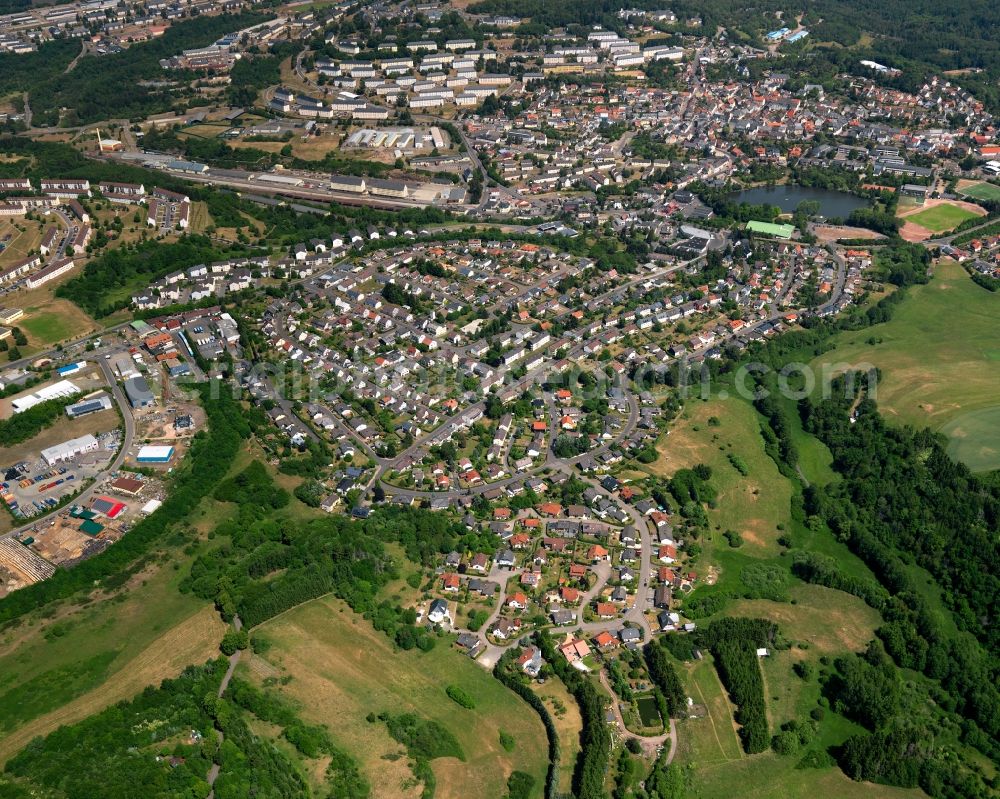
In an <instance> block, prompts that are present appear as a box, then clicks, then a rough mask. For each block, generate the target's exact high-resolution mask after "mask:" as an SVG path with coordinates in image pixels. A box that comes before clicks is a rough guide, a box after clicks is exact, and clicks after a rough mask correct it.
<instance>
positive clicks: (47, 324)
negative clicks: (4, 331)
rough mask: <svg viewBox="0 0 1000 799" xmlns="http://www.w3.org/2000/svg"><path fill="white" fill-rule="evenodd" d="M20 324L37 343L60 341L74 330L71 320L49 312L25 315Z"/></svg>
mask: <svg viewBox="0 0 1000 799" xmlns="http://www.w3.org/2000/svg"><path fill="white" fill-rule="evenodd" d="M20 325H21V327H23V328H24V329H25V330H26V331H27V333H28V335H29V336H30V337H31V339H32V340H35V341H37V343H39V344H48V343H52V342H56V341H62V340H63V339H67V338H69V337H70V336H72V335H73V334H74V333H75V332H76V328H74V327H73V324H72V320H70V319H67V318H66V317H64V316H61V315H59V314H56V313H51V312H48V313H40V314H35V315H33V316H28V317H25V318H24V319H22V320H21V322H20Z"/></svg>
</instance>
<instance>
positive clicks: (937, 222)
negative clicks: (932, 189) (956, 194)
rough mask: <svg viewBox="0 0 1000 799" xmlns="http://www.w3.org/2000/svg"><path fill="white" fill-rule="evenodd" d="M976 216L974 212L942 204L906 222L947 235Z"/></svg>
mask: <svg viewBox="0 0 1000 799" xmlns="http://www.w3.org/2000/svg"><path fill="white" fill-rule="evenodd" d="M976 216H977V215H976V214H974V213H973V212H972V211H968V210H966V209H965V208H960V207H958V206H957V205H947V204H942V205H936V206H934V207H933V208H928V209H926V210H924V211H920V212H919V213H916V214H911V215H910V216H907V217H906V218H905V221H907V222H914V223H916V224H918V225H920V226H921V227H925V228H927V229H928V230H930V231H932V232H934V233H945V232H947V231H949V230H954V229H955V228H956V227H958V226H959V225H960V224H962V223H963V222H964V221H965V220H966V219H975V218H976Z"/></svg>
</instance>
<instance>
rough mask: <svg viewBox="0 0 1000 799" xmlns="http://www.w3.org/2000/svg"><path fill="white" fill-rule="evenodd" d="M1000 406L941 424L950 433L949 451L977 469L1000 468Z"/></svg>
mask: <svg viewBox="0 0 1000 799" xmlns="http://www.w3.org/2000/svg"><path fill="white" fill-rule="evenodd" d="M997 430H1000V406H998V407H993V408H982V409H980V410H978V411H969V412H968V413H963V414H961V415H960V416H957V417H955V418H954V419H953V420H952V421H950V422H948V423H947V424H946V425H944V427H942V428H941V432H942V433H944V435H946V436H947V437H948V454H949V455H950V456H951V457H952V458H954V459H955V460H959V461H962V463H964V464H966V465H967V466H968V467H969V468H970V469H972V471H974V472H983V471H988V470H991V469H996V468H997V466H998V464H1000V438H998V436H997Z"/></svg>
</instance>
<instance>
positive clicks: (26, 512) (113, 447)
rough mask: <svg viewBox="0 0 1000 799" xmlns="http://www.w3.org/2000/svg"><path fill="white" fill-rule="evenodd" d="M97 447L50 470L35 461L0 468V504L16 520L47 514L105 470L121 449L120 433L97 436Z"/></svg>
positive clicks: (114, 431) (38, 459)
mask: <svg viewBox="0 0 1000 799" xmlns="http://www.w3.org/2000/svg"><path fill="white" fill-rule="evenodd" d="M97 441H98V443H99V445H100V447H99V449H97V450H96V451H94V452H88V453H85V454H83V455H79V456H77V457H76V458H72V459H71V460H68V461H66V462H64V463H58V464H54V465H52V466H50V465H49V464H47V463H46V462H45V461H44V460H42V459H41V458H38V457H35V458H32V459H28V460H20V461H17V462H15V463H11V464H4V465H3V482H0V489H2V491H3V501H4V502H5V503H6V504H7V507H9V508H10V510H11V512H12V513H13V514H14V516H15V517H17V518H18V519H31V518H32V517H34V516H38V515H40V514H42V513H46V512H48V511H50V510H51V509H52V508H54V507H55V506H57V505H58V504H59V503H60V502H61V501H62V499H63V498H65V497H67V496H69V495H72V494H76V493H78V492H79V491H81V490H82V489H83V488H84V487H85V486H87V485H88V484H89V482H90V481H91V480H92V479H93V478H94V477H95V476H96V475H98V474H100V472H101V470H102V469H104V468H105V466H106V465H107V463H108V461H109V460H111V458H112V457H114V454H115V452H117V451H118V447H119V446H121V433H120V431H118V430H111V431H108V432H105V433H101V434H100V435H98V436H97Z"/></svg>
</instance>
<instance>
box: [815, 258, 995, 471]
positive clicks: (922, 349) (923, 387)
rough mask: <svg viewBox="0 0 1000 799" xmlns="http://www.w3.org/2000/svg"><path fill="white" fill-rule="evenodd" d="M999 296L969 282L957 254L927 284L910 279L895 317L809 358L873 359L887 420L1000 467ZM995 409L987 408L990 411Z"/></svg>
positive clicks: (972, 461) (975, 463) (854, 362)
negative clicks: (941, 436)
mask: <svg viewBox="0 0 1000 799" xmlns="http://www.w3.org/2000/svg"><path fill="white" fill-rule="evenodd" d="M998 314H1000V297H997V295H995V294H992V293H990V292H988V291H986V290H984V289H982V288H980V287H979V286H977V285H976V284H975V283H973V282H972V280H971V279H970V278H969V276H968V275H967V274H966V273H965V271H964V270H963V269H962V268H961V267H960V266H959V265H958V264H957V263H955V262H954V261H950V260H944V261H942V262H941V263H940V264H939V265H938V266H937V267H935V274H934V277H933V279H932V280H931V282H930V283H928V284H927V285H923V286H915V287H913V288H911V289H910V290H909V296H908V297H907V298H906V300H905V301H904V302H903V303H902V304H901V305H900V306H899V307H898V309H897V310H896V314H895V316H894V317H893V319H892V320H891V321H890V322H888V323H886V324H883V325H876V326H874V327H871V328H868V329H867V330H863V331H856V332H850V333H843V334H841V335H840V336H839V337H838V339H837V341H838V344H837V346H836V347H835V348H834V349H833V350H831V351H830V352H827V353H825V354H824V355H822V356H821V357H820V358H817V359H816V360H814V361H813V363H812V366H813V368H814V369H816V370H820V369H822V368H823V366H824V365H833V364H838V365H839V364H842V365H843V366H841V367H840V368H839V369H838V370H837V371H843V370H844V369H845V368H847V367H849V366H858V365H861V364H871V365H873V366H877V367H878V368H879V369H880V370H881V372H882V380H881V382H880V383H879V385H878V392H877V397H876V399H877V401H878V404H879V408H880V410H881V411H882V413H884V414H885V415H886V417H887V418H888V419H889V420H895V421H896V422H898V423H900V424H912V425H917V426H923V427H930V428H932V429H934V430H940V431H941V432H943V433H945V434H946V435H947V436H948V437H949V439H950V441H951V450H950V451H951V453H952V454H953V455H955V456H956V457H961V458H962V459H963V460H964V461H965V462H966V463H968V464H969V465H970V467H972V468H975V469H980V470H987V469H995V468H998V467H1000V426H998V425H996V424H992V422H993V421H994V420H996V419H997V418H998V417H997V414H998V413H1000V405H998V400H997V398H998V397H1000V348H998V347H997V345H996V343H995V342H996V321H997V318H998ZM990 411H992V412H990Z"/></svg>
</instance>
